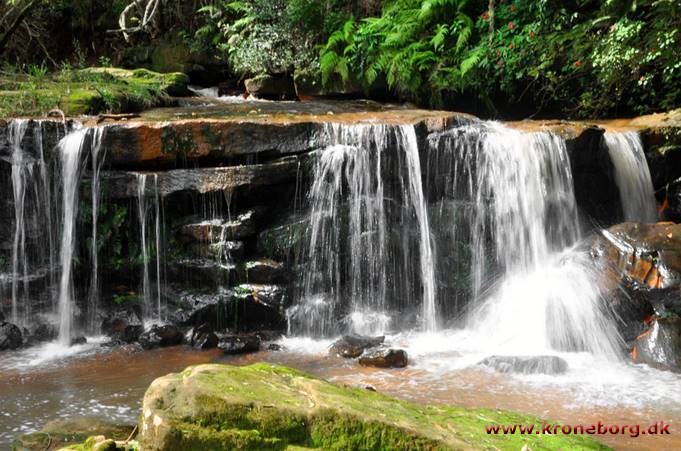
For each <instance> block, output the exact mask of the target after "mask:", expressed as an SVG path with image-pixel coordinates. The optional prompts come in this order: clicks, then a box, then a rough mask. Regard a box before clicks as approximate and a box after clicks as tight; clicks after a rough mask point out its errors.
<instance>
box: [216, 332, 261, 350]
mask: <svg viewBox="0 0 681 451" xmlns="http://www.w3.org/2000/svg"><path fill="white" fill-rule="evenodd" d="M218 348H220V349H222V351H223V352H224V353H225V354H247V353H251V352H258V351H260V338H258V337H257V336H255V335H225V336H223V337H221V338H220V342H219V343H218Z"/></svg>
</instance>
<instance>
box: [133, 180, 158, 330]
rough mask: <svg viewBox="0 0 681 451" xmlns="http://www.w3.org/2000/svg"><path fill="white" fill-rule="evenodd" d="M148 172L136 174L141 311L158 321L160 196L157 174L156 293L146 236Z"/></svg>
mask: <svg viewBox="0 0 681 451" xmlns="http://www.w3.org/2000/svg"><path fill="white" fill-rule="evenodd" d="M148 176H149V174H137V214H138V218H139V226H140V246H141V249H140V250H141V253H142V312H143V316H144V318H145V319H147V320H153V321H156V322H158V321H160V320H161V260H160V259H161V257H160V248H161V246H160V239H161V213H160V196H159V191H158V175H156V174H153V176H154V195H153V200H154V210H153V212H154V216H155V226H154V235H155V237H154V246H155V254H156V265H155V266H156V284H155V288H156V290H155V291H156V293H153V291H154V289H153V288H152V284H151V275H150V271H149V268H150V263H151V258H150V255H149V244H150V243H149V237H148V234H149V233H148V227H147V226H148V216H149V212H150V205H149V203H148V199H147V178H148Z"/></svg>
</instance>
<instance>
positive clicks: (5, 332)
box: [0, 322, 24, 351]
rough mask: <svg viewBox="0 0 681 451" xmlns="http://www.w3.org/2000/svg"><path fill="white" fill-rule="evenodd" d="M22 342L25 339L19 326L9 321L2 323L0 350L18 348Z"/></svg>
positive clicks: (0, 326)
mask: <svg viewBox="0 0 681 451" xmlns="http://www.w3.org/2000/svg"><path fill="white" fill-rule="evenodd" d="M22 344H24V339H23V337H22V335H21V329H19V327H17V326H15V325H14V324H12V323H8V322H3V323H1V324H0V351H6V350H9V349H18V348H19V347H21V345H22Z"/></svg>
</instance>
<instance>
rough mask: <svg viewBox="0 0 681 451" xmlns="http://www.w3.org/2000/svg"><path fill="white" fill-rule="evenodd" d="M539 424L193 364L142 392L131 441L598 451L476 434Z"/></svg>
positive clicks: (271, 370) (562, 440)
mask: <svg viewBox="0 0 681 451" xmlns="http://www.w3.org/2000/svg"><path fill="white" fill-rule="evenodd" d="M540 422H541V420H539V419H537V418H533V417H527V416H521V415H518V414H513V413H509V412H503V411H495V410H486V409H469V408H459V407H446V406H423V405H416V404H413V403H410V402H405V401H398V400H395V399H393V398H390V397H388V396H385V395H383V394H380V393H376V392H372V391H369V390H365V389H359V388H349V387H340V386H337V385H334V384H331V383H329V382H327V381H324V380H322V379H318V378H315V377H312V376H309V375H307V374H304V373H302V372H299V371H296V370H292V369H289V368H285V367H281V366H277V365H270V364H263V363H261V364H255V365H250V366H241V367H237V366H230V365H199V366H194V367H190V368H187V369H186V370H185V371H183V372H182V373H179V374H170V375H167V376H164V377H162V378H159V379H156V380H155V381H154V382H153V383H152V384H151V386H150V387H149V389H148V390H147V392H146V394H145V396H144V402H143V406H142V415H141V418H140V425H139V429H140V436H139V438H140V445H141V448H142V449H144V450H148V451H165V450H168V451H169V450H179V449H211V450H214V451H221V450H232V449H248V450H256V449H292V448H294V447H304V448H306V449H400V450H421V449H443V450H444V449H473V448H478V447H480V446H481V443H484V445H485V447H489V448H499V449H520V448H522V447H523V446H525V447H527V448H530V449H535V448H537V449H539V448H540V447H546V448H552V449H575V448H579V449H605V448H604V447H603V446H602V445H600V444H598V443H596V442H595V441H593V440H592V439H591V438H590V437H588V436H581V435H560V434H559V435H553V436H541V437H540V436H534V435H533V434H532V435H520V434H509V435H501V434H500V435H494V434H492V435H489V434H486V433H485V425H488V424H490V423H492V424H507V423H508V424H513V423H519V424H540ZM540 445H541V446H540Z"/></svg>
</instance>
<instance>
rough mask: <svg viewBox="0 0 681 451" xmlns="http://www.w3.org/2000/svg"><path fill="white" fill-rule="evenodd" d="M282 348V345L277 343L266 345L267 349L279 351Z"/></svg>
mask: <svg viewBox="0 0 681 451" xmlns="http://www.w3.org/2000/svg"><path fill="white" fill-rule="evenodd" d="M282 349H283V347H282V346H281V345H280V344H277V343H270V344H269V345H267V350H268V351H281V350H282Z"/></svg>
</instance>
